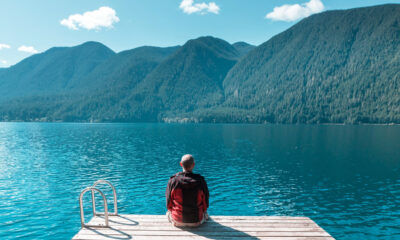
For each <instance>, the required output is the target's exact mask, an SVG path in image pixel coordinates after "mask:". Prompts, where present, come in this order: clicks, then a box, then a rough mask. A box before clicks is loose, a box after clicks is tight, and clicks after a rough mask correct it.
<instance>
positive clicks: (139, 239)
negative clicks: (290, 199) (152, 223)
mask: <svg viewBox="0 0 400 240" xmlns="http://www.w3.org/2000/svg"><path fill="white" fill-rule="evenodd" d="M115 239H120V240H123V239H132V240H206V239H218V240H255V239H259V240H335V239H334V238H333V237H257V238H255V237H218V238H209V237H203V236H182V237H179V238H177V237H176V236H151V237H149V236H135V237H132V238H130V237H126V236H123V235H122V236H120V237H116V236H108V237H107V236H98V235H80V236H77V237H76V238H75V237H74V238H73V240H115Z"/></svg>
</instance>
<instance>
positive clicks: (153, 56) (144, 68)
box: [53, 46, 180, 121]
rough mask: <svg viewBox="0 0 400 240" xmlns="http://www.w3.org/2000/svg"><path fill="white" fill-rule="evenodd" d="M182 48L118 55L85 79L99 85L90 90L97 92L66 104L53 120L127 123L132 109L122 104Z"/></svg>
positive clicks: (148, 48)
mask: <svg viewBox="0 0 400 240" xmlns="http://www.w3.org/2000/svg"><path fill="white" fill-rule="evenodd" d="M179 48H180V46H175V47H166V48H161V47H147V46H145V47H139V48H135V49H132V50H127V51H123V52H120V53H118V54H116V55H115V56H113V57H111V58H109V59H108V60H107V61H105V62H104V63H102V64H100V65H99V66H98V67H97V68H96V69H95V70H94V71H93V72H91V73H90V74H88V76H87V77H85V79H86V82H89V83H90V82H91V83H96V84H97V87H96V86H89V89H96V90H94V91H93V92H91V93H86V94H84V96H81V97H77V100H76V101H72V102H71V103H70V104H68V105H65V106H64V107H63V109H65V110H63V109H62V110H61V111H59V113H57V114H56V115H55V116H53V117H55V118H58V119H71V120H88V119H96V120H98V121H99V120H101V121H116V120H118V121H124V120H126V118H127V116H128V115H129V109H124V104H122V103H121V101H123V100H125V98H127V97H128V96H130V94H131V92H132V91H134V89H135V88H136V87H137V85H138V84H139V83H140V82H142V81H143V80H144V78H145V77H146V76H147V75H148V74H149V73H150V72H152V71H153V70H154V69H155V68H156V67H157V66H158V65H159V64H160V63H161V62H163V61H164V60H165V59H166V58H168V57H169V56H171V55H172V54H174V53H175V52H176V51H177V50H178V49H179ZM68 109H75V111H69V110H68ZM76 109H79V111H76Z"/></svg>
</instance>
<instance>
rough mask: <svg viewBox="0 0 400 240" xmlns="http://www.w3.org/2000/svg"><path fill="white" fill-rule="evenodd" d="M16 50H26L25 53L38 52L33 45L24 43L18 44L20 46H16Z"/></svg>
mask: <svg viewBox="0 0 400 240" xmlns="http://www.w3.org/2000/svg"><path fill="white" fill-rule="evenodd" d="M18 51H20V52H26V53H32V54H35V53H38V52H39V51H38V50H36V49H35V48H34V47H32V46H25V45H22V46H20V47H19V48H18Z"/></svg>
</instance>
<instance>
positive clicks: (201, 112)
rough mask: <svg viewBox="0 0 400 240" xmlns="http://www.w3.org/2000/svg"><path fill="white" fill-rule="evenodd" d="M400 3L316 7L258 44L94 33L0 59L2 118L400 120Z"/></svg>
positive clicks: (32, 119) (368, 121)
mask: <svg viewBox="0 0 400 240" xmlns="http://www.w3.org/2000/svg"><path fill="white" fill-rule="evenodd" d="M399 36H400V5H399V4H387V5H380V6H374V7H367V8H358V9H350V10H337V11H327V12H323V13H320V14H316V15H312V16H310V17H308V18H305V19H303V20H302V21H300V22H298V23H297V24H295V25H294V26H292V27H291V28H289V29H288V30H286V31H284V32H282V33H280V34H278V35H276V36H274V37H273V38H271V39H270V40H268V41H266V42H265V43H263V44H261V45H259V46H257V47H254V46H251V45H250V44H247V43H244V42H237V43H234V44H229V43H227V42H226V41H224V40H222V39H218V38H214V37H200V38H197V39H193V40H189V41H188V42H186V43H185V44H184V45H183V46H181V47H171V48H157V47H140V48H136V49H132V50H128V51H124V52H120V53H114V52H113V51H111V50H110V49H108V48H107V47H105V46H104V45H102V44H100V43H95V42H88V43H85V44H82V45H79V46H76V47H72V48H52V49H49V50H48V51H46V52H44V53H42V54H36V55H33V56H32V57H29V58H27V59H25V60H23V61H21V62H20V63H18V64H16V65H14V66H12V67H10V68H6V69H0V120H3V121H4V120H6V121H9V120H11V121H15V120H19V121H20V120H22V121H39V120H40V121H100V122H116V121H117V122H137V121H167V122H174V121H178V122H187V121H192V122H237V123H239V122H240V123H243V122H248V123H266V122H268V123H352V124H357V123H400V93H399V89H400V38H399Z"/></svg>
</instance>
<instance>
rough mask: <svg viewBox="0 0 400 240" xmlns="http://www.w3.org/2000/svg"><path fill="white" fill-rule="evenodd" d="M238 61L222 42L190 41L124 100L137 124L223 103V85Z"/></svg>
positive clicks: (206, 39)
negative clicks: (137, 121)
mask: <svg viewBox="0 0 400 240" xmlns="http://www.w3.org/2000/svg"><path fill="white" fill-rule="evenodd" d="M239 58H240V54H239V53H238V51H237V50H236V49H235V48H234V47H233V46H232V45H230V44H229V43H227V42H226V41H224V40H221V39H218V38H213V37H201V38H198V39H194V40H190V41H188V42H187V43H186V44H185V45H183V46H182V47H181V48H180V49H179V50H178V51H177V52H176V53H175V54H173V55H172V56H171V57H169V58H168V59H166V60H165V61H164V62H162V63H161V64H160V65H158V66H157V67H156V68H155V69H154V71H152V72H151V73H150V74H149V75H148V76H147V77H146V78H145V79H144V80H143V81H142V82H141V83H140V84H138V86H137V87H136V88H135V89H134V91H133V93H132V95H131V97H130V98H129V99H128V100H127V102H126V103H127V104H128V105H130V106H131V107H130V108H131V109H135V110H134V111H132V112H131V113H132V115H131V117H132V118H133V119H136V120H146V121H157V120H161V119H162V118H163V117H165V116H168V115H170V114H172V115H175V114H176V113H184V112H191V111H193V110H195V109H199V108H207V107H210V106H214V105H216V104H219V103H221V102H222V101H223V99H224V95H223V89H222V82H223V80H224V78H225V75H226V74H227V72H228V71H229V69H231V68H232V66H233V65H235V63H236V62H237V60H238V59H239Z"/></svg>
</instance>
